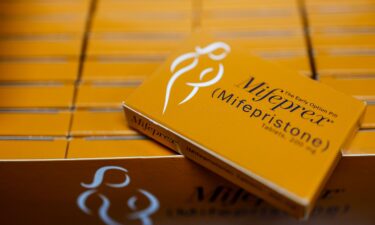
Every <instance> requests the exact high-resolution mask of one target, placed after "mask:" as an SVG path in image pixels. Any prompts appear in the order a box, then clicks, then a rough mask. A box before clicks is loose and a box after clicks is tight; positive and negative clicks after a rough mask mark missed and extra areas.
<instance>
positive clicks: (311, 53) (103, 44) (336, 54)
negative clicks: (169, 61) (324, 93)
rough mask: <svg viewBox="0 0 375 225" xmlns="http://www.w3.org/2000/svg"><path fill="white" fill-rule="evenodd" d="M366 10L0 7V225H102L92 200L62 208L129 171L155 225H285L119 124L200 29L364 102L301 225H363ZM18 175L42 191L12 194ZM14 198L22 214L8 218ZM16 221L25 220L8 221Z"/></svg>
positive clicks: (289, 3)
mask: <svg viewBox="0 0 375 225" xmlns="http://www.w3.org/2000/svg"><path fill="white" fill-rule="evenodd" d="M373 8H374V4H373V2H371V1H370V0H357V1H354V0H341V1H339V0H329V1H327V0H304V1H303V0H265V1H255V0H251V1H245V0H183V1H179V0H154V1H150V0H137V1H136V0H126V1H124V0H61V1H60V0H48V1H47V0H33V1H30V0H17V1H11V0H0V16H1V17H2V21H1V22H0V73H1V75H0V84H1V85H0V99H1V101H0V122H1V124H2V126H1V128H0V159H1V160H2V161H3V162H2V163H1V164H0V166H1V167H2V169H3V170H4V171H5V170H7V172H6V173H2V175H1V178H2V179H8V180H7V182H6V183H5V184H3V185H2V186H1V187H0V192H1V193H6V196H9V198H3V202H2V204H4V205H6V207H5V206H4V207H3V208H6V210H8V211H6V213H4V216H7V217H6V218H4V221H5V223H6V222H7V221H11V222H12V223H13V222H14V221H15V220H16V219H17V221H23V223H25V222H29V221H30V218H33V219H34V220H33V221H36V223H37V222H38V221H42V222H44V223H45V222H46V221H53V220H55V219H56V218H58V217H59V216H61V217H60V218H62V220H61V221H55V223H56V224H58V223H59V222H60V224H67V223H72V222H77V221H80V222H81V223H83V224H85V223H86V224H88V223H99V224H101V223H103V220H102V219H101V218H100V215H99V214H98V213H97V210H98V209H99V208H100V203H101V202H100V200H99V201H96V202H95V201H92V202H88V203H87V207H88V208H90V209H91V210H92V213H91V214H90V213H87V211H86V212H85V211H84V210H82V208H79V207H78V206H77V204H78V203H77V202H76V200H77V199H78V198H79V196H80V194H81V193H84V192H85V191H87V190H89V191H90V190H91V189H85V188H84V186H82V184H83V183H86V184H88V183H89V182H91V181H92V179H93V176H94V174H95V172H96V171H98V170H99V169H100V168H103V167H105V166H108V165H117V166H123V167H124V168H126V169H128V170H129V174H130V175H132V177H131V179H132V182H133V183H136V184H140V185H141V186H139V187H137V188H143V189H145V190H148V191H150V192H151V193H152V194H154V195H155V196H156V197H157V198H158V199H159V202H160V208H159V209H158V211H156V212H154V214H150V215H149V218H150V219H151V221H153V222H154V223H156V224H157V223H159V222H160V223H163V222H166V223H167V224H168V223H169V224H170V223H171V220H172V219H173V221H179V222H185V223H190V224H191V223H196V222H197V219H199V222H201V223H204V222H206V221H207V222H213V223H215V224H219V223H220V222H221V223H226V224H227V223H230V222H238V224H248V222H249V221H251V222H254V224H264V223H267V224H268V223H269V224H281V223H282V224H299V223H298V222H296V221H295V220H293V219H291V218H289V217H287V216H285V215H284V214H283V213H281V212H280V211H278V210H275V209H274V208H272V207H270V206H269V205H267V204H265V203H264V202H262V201H261V200H260V199H257V198H255V197H254V196H252V195H250V194H248V193H246V192H245V191H243V190H242V189H240V188H237V187H236V186H234V185H232V184H231V183H229V182H227V181H226V180H223V179H222V178H220V177H218V176H216V175H213V174H212V173H210V172H208V171H206V170H204V169H202V168H201V167H200V166H198V165H196V164H193V163H191V162H190V161H189V160H187V159H185V158H184V157H182V156H180V155H177V154H175V153H173V152H171V151H169V150H168V149H166V148H164V147H162V146H161V145H159V144H157V143H154V142H152V141H150V140H148V139H146V138H145V137H143V136H142V135H140V134H139V133H137V132H135V131H133V130H131V129H130V128H129V126H128V125H127V124H126V120H125V118H124V115H123V112H122V109H121V102H122V101H123V100H124V99H125V98H126V97H127V95H129V94H130V93H131V92H132V91H133V90H134V89H135V88H136V87H137V86H138V85H139V84H141V83H142V82H143V81H144V80H145V79H146V78H147V77H148V76H150V75H151V74H152V73H153V71H154V70H156V69H157V67H158V66H159V65H160V64H161V63H162V62H163V60H164V59H165V58H166V57H167V56H168V54H169V52H170V51H172V50H173V49H174V48H175V47H176V46H178V44H179V43H180V42H181V41H183V39H184V38H186V37H188V36H189V34H190V33H191V32H192V31H193V30H195V29H208V30H211V31H212V32H213V34H214V35H215V36H216V37H218V38H220V39H223V40H229V39H230V40H235V41H237V42H239V43H241V44H242V45H243V46H244V50H246V51H248V52H249V53H250V54H254V55H257V56H259V57H261V58H263V59H266V60H270V61H273V62H275V63H278V64H279V65H282V66H284V67H286V68H289V69H292V70H298V71H299V72H300V73H301V75H305V76H310V77H312V78H315V79H319V80H320V81H321V82H324V83H326V84H328V85H331V86H332V87H334V88H337V89H339V90H342V91H344V92H346V93H348V94H351V95H353V96H355V97H357V98H360V99H362V100H364V101H366V102H367V103H368V105H369V107H368V110H367V113H366V115H365V118H364V121H363V123H362V131H360V132H359V133H358V135H357V136H356V137H355V139H354V141H353V142H352V143H351V145H350V146H349V147H347V148H346V149H344V150H343V155H344V157H343V159H342V161H341V162H340V163H339V165H338V167H337V169H336V170H335V172H334V174H333V176H332V178H331V179H330V181H329V183H328V185H327V186H326V189H325V191H324V192H323V195H322V196H321V199H320V201H319V203H318V205H317V207H316V211H315V214H314V215H313V217H312V218H311V219H310V221H309V222H308V224H330V225H331V224H333V222H332V221H334V222H335V224H344V223H345V222H346V223H348V224H350V223H353V221H356V222H358V223H361V224H372V223H371V222H373V220H374V217H373V215H372V214H373V213H372V208H371V206H370V203H372V202H373V201H375V195H374V194H373V189H374V188H375V187H374V185H375V183H374V182H373V181H372V180H370V178H371V176H372V175H373V174H374V172H375V171H374V167H373V166H372V165H373V163H374V160H375V157H374V152H375V145H374V144H375V143H374V140H375V137H374V136H375V107H374V102H375V89H374V87H375V85H374V81H375V77H374V74H375V67H374V65H375V64H374V63H372V62H373V60H374V52H373V50H374V43H373V42H371V40H373V39H374V37H373V36H374V32H373V30H374V29H373V28H374V26H375V24H374V21H375V20H374V12H373V10H372V9H373ZM371 10H372V11H371ZM283 79H287V78H283ZM349 107H350V106H348V110H350V108H349ZM115 158H117V160H115ZM45 159H48V161H50V160H51V159H54V160H55V159H58V160H57V161H50V162H47V161H45ZM60 159H65V160H60ZM67 159H74V160H67ZM87 159H96V160H87ZM19 160H21V161H22V162H21V161H19ZM28 160H36V161H33V162H27V161H28ZM40 160H42V161H40ZM17 168H20V169H17ZM9 171H11V172H9ZM51 171H54V173H56V174H59V176H56V175H55V174H54V173H51ZM32 172H35V173H38V176H39V177H40V180H41V181H42V182H33V183H29V184H28V185H29V186H28V190H29V192H24V191H23V189H22V188H23V186H22V185H18V184H17V182H18V183H22V182H23V181H24V180H22V179H25V180H27V179H29V178H30V177H31V176H33V175H34V174H32ZM108 176H109V178H112V179H114V180H115V181H116V179H122V178H123V175H122V174H120V175H119V174H118V173H113V174H112V173H111V174H109V175H108ZM13 177H15V178H14V180H13ZM30 180H32V179H31V178H30ZM110 181H113V180H110ZM80 182H82V183H80ZM106 182H107V180H106ZM104 183H105V182H103V185H104ZM133 183H132V184H133ZM107 184H108V183H105V185H107ZM105 185H104V186H105ZM9 187H11V188H9ZM18 188H19V189H18ZM106 188H107V189H106ZM21 189H22V190H21ZM62 189H64V190H68V191H65V192H61V190H62ZM125 189H126V188H125ZM33 190H37V191H40V190H45V191H48V193H49V195H48V201H47V200H46V201H42V200H40V199H39V198H37V197H35V196H32V195H30V193H34V192H33ZM56 190H57V191H58V192H54V191H56ZM104 190H105V191H106V190H107V191H108V190H111V189H110V188H109V186H106V187H105V188H104ZM121 190H122V189H121ZM124 191H126V190H124ZM56 193H58V194H56ZM102 194H103V195H105V194H106V193H102ZM109 195H112V197H113V198H112V199H110V200H111V204H112V205H111V208H110V210H112V211H110V215H115V216H116V215H117V216H118V218H122V219H124V217H123V215H124V214H123V213H124V209H125V208H124V207H125V206H124V204H123V203H124V201H123V200H124V199H123V197H124V196H123V193H120V194H119V195H116V194H114V192H110V194H109ZM119 196H120V197H119ZM38 197H40V196H38ZM95 197H96V199H94V200H98V199H100V198H99V197H98V196H95ZM14 198H18V200H19V201H20V202H21V200H23V201H25V202H26V203H27V204H26V205H23V204H17V209H14V207H9V204H8V203H9V202H8V200H9V201H10V200H12V201H14ZM116 201H117V203H119V205H118V207H115V205H116ZM30 204H33V207H32V209H33V210H29V209H30ZM112 206H113V207H112ZM50 208H53V209H58V210H50ZM22 209H25V210H24V211H27V212H28V213H29V214H30V215H28V217H16V218H15V217H12V212H15V211H17V213H18V212H19V211H18V210H20V211H22ZM38 210H39V211H38ZM44 210H50V211H49V212H48V214H46V213H45V211H44ZM127 210H128V209H127ZM24 211H22V212H24ZM8 212H9V213H8ZM35 212H43V216H40V215H39V216H38V214H37V213H35ZM48 215H49V216H50V217H48ZM67 215H72V216H71V217H69V216H67ZM126 222H133V223H136V224H139V223H140V221H138V220H131V221H126ZM9 223H10V222H9ZM172 223H173V222H172Z"/></svg>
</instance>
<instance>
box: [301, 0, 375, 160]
mask: <svg viewBox="0 0 375 225" xmlns="http://www.w3.org/2000/svg"><path fill="white" fill-rule="evenodd" d="M374 7H375V4H374V2H373V1H367V0H358V1H353V0H345V1H336V0H330V1H320V0H319V1H312V0H311V1H310V0H308V1H306V11H307V18H308V21H309V33H310V37H311V42H312V51H313V53H314V61H315V66H316V71H317V78H318V80H319V81H320V82H323V83H325V84H327V85H330V86H332V87H333V88H336V89H337V90H340V91H342V92H344V93H347V94H349V95H352V96H354V97H355V98H358V99H360V100H363V101H365V102H366V103H367V105H368V106H367V111H366V113H365V115H364V119H363V122H362V124H361V128H362V130H361V131H360V132H359V133H358V135H357V138H356V140H355V142H354V144H353V145H355V147H354V146H353V147H352V149H351V151H352V153H353V154H354V153H355V154H366V153H373V152H374V146H373V142H374V140H375V64H374V60H375V43H374V38H375V33H374V28H375V11H374ZM348 107H350V106H348ZM348 110H350V109H349V108H348Z"/></svg>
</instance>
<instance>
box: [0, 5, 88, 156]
mask: <svg viewBox="0 0 375 225" xmlns="http://www.w3.org/2000/svg"><path fill="white" fill-rule="evenodd" d="M89 5H90V0H79V1H77V0H64V1H26V0H25V1H23V0H22V1H1V2H0V15H1V18H2V20H1V22H0V24H1V25H0V27H1V28H0V71H1V76H0V84H1V85H0V96H1V101H0V110H1V112H0V118H1V119H0V120H1V124H2V126H1V129H0V135H1V136H0V138H1V141H0V158H2V159H51V158H64V157H65V152H66V147H67V141H66V137H67V135H68V131H69V124H70V120H71V117H70V116H71V115H70V109H71V107H72V101H73V96H74V84H75V80H76V79H77V76H78V68H79V63H80V55H81V46H82V40H83V36H84V32H85V24H86V18H87V15H88V9H89Z"/></svg>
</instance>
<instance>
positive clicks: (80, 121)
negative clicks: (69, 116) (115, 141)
mask: <svg viewBox="0 0 375 225" xmlns="http://www.w3.org/2000/svg"><path fill="white" fill-rule="evenodd" d="M73 116H74V117H73V125H72V130H71V135H72V136H74V137H79V136H138V135H139V134H138V132H136V131H135V130H133V129H131V128H130V127H129V125H128V124H127V122H126V121H125V120H124V115H123V113H122V112H121V111H119V110H109V111H105V110H104V111H100V110H97V111H95V110H91V111H90V110H77V111H75V112H74V115H73Z"/></svg>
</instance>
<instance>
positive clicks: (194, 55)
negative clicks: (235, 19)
mask: <svg viewBox="0 0 375 225" xmlns="http://www.w3.org/2000/svg"><path fill="white" fill-rule="evenodd" d="M217 50H222V51H223V52H222V53H220V54H215V53H214V51H217ZM229 52H230V47H229V45H228V44H226V43H224V42H214V43H212V44H209V45H207V46H206V47H204V48H201V47H199V46H197V47H196V48H195V52H189V53H186V54H183V55H181V56H179V57H177V58H176V59H175V60H174V61H173V62H172V64H171V67H170V70H171V72H172V73H173V75H172V77H171V79H170V80H169V82H168V84H167V89H166V93H165V101H164V108H163V114H164V113H165V111H166V110H167V106H168V101H169V97H170V93H171V89H172V87H173V84H174V82H175V81H176V80H177V79H178V78H179V77H180V76H182V75H183V74H185V73H187V72H188V71H190V70H192V69H194V68H195V67H196V66H197V65H198V62H199V57H200V56H202V55H208V57H209V58H210V59H212V60H214V61H220V60H222V59H224V58H225V57H226V56H227V54H228V53H229ZM190 59H193V62H192V63H190V64H189V65H187V66H185V67H183V68H181V69H179V70H177V71H176V68H177V66H178V65H180V64H181V63H182V62H185V61H186V60H190ZM212 71H213V68H212V67H209V68H207V69H204V70H203V71H202V72H201V73H200V74H199V79H200V80H201V81H202V80H203V78H204V77H205V76H206V75H207V74H208V73H211V72H212ZM223 74H224V66H223V64H221V63H219V70H218V72H217V74H216V75H215V76H214V78H212V79H211V80H209V81H205V82H198V83H193V82H187V83H186V85H188V86H191V87H193V90H192V91H191V92H190V94H189V95H188V96H187V97H186V98H185V99H183V100H182V101H181V102H180V103H179V105H181V104H184V103H185V102H187V101H189V100H190V99H191V98H192V97H194V95H195V94H197V92H198V90H199V88H201V87H208V86H211V85H213V84H215V83H217V82H218V81H219V80H220V79H221V77H222V76H223Z"/></svg>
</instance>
